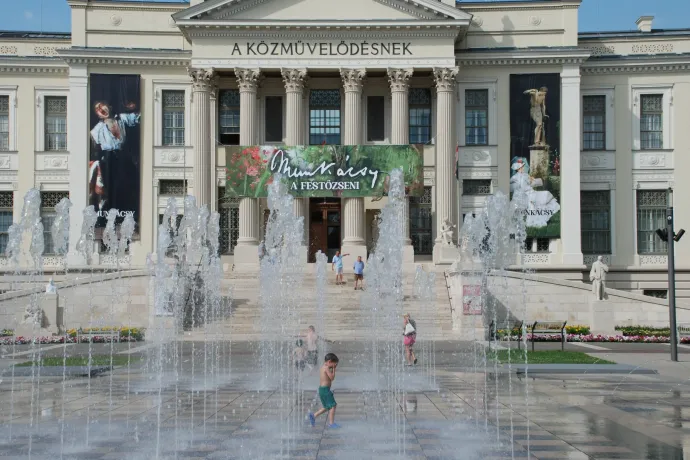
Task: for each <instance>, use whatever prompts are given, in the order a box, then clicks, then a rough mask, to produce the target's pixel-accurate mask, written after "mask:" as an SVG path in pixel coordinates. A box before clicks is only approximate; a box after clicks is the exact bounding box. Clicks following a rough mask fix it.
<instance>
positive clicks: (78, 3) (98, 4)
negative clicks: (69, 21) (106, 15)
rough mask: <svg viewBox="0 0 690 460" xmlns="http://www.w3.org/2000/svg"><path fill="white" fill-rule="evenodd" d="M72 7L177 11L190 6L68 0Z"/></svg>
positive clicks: (181, 4)
mask: <svg viewBox="0 0 690 460" xmlns="http://www.w3.org/2000/svg"><path fill="white" fill-rule="evenodd" d="M67 3H68V4H69V6H70V7H71V8H72V9H89V10H109V11H163V12H170V13H177V12H180V11H184V10H185V9H187V8H188V6H187V5H188V4H186V3H179V4H175V3H162V2H161V3H156V2H141V3H140V2H137V3H133V2H131V1H129V2H117V1H112V2H110V1H109V2H90V1H88V2H87V1H84V0H68V1H67Z"/></svg>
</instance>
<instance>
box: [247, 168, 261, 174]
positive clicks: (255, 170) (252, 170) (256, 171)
mask: <svg viewBox="0 0 690 460" xmlns="http://www.w3.org/2000/svg"><path fill="white" fill-rule="evenodd" d="M247 175H248V176H252V177H256V176H258V175H259V168H257V167H256V166H249V167H248V168H247Z"/></svg>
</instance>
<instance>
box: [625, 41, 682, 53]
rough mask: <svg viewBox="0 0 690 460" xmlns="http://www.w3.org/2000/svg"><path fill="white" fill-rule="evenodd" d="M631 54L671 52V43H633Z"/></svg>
mask: <svg viewBox="0 0 690 460" xmlns="http://www.w3.org/2000/svg"><path fill="white" fill-rule="evenodd" d="M632 52H633V54H636V53H637V54H662V53H673V43H648V44H643V45H633V46H632Z"/></svg>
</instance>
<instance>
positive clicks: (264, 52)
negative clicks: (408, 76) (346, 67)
mask: <svg viewBox="0 0 690 460" xmlns="http://www.w3.org/2000/svg"><path fill="white" fill-rule="evenodd" d="M410 45H411V43H410V42H368V41H366V40H364V41H358V42H346V41H341V42H340V43H329V42H303V41H302V40H298V41H296V42H266V41H264V40H261V41H260V42H247V43H235V44H234V45H233V47H232V51H231V53H230V54H231V55H232V56H303V55H307V56H412V51H411V50H410Z"/></svg>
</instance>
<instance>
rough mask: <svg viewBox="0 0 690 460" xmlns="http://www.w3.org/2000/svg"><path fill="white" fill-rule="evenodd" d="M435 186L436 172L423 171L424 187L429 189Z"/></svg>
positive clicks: (430, 170) (431, 170)
mask: <svg viewBox="0 0 690 460" xmlns="http://www.w3.org/2000/svg"><path fill="white" fill-rule="evenodd" d="M435 184H436V172H435V171H434V170H433V169H429V170H426V169H425V170H424V185H425V186H427V187H431V186H433V185H435Z"/></svg>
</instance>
